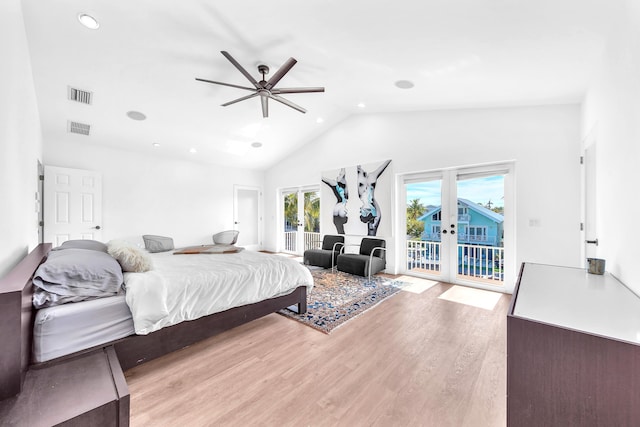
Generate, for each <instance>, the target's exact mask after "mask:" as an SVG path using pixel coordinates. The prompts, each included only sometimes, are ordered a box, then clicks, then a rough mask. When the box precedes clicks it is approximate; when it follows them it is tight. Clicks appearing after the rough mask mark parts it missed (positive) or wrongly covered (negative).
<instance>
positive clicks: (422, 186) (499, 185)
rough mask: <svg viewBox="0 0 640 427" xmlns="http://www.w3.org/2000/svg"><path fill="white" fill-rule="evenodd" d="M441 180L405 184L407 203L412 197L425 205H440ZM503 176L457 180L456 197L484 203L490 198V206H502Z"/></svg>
mask: <svg viewBox="0 0 640 427" xmlns="http://www.w3.org/2000/svg"><path fill="white" fill-rule="evenodd" d="M441 185H442V181H441V180H436V181H427V182H418V183H413V184H407V203H410V202H411V200H413V199H420V202H421V203H422V204H423V205H425V206H427V205H435V206H440V187H441ZM503 196H504V176H502V175H494V176H488V177H484V178H474V179H467V180H464V181H458V197H459V198H462V199H468V200H471V201H473V202H476V203H482V204H483V205H485V204H486V203H487V202H488V201H489V200H491V204H492V206H504V197H503Z"/></svg>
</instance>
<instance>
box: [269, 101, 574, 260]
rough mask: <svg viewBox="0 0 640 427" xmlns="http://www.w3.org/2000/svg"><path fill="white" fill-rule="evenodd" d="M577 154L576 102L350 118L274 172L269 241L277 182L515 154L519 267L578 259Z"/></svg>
mask: <svg viewBox="0 0 640 427" xmlns="http://www.w3.org/2000/svg"><path fill="white" fill-rule="evenodd" d="M579 155H580V107H579V106H578V105H567V106H548V107H523V108H502V109H476V110H447V111H431V112H406V113H394V114H362V115H356V116H352V117H351V118H349V119H347V120H345V121H344V122H342V123H341V124H339V125H338V126H336V127H335V128H332V129H330V130H329V131H328V132H327V133H325V134H324V135H322V136H320V137H319V138H317V139H316V140H314V141H312V142H310V143H309V144H307V145H306V146H305V147H303V148H302V149H301V150H299V151H297V152H295V153H293V154H292V155H291V156H289V157H288V158H287V159H285V160H284V161H282V162H280V163H279V164H277V165H276V166H274V167H272V168H271V169H269V170H268V171H267V173H266V187H265V195H266V197H265V220H266V222H265V245H266V247H267V248H268V249H270V250H276V249H278V248H277V242H278V236H277V235H276V232H275V230H277V222H276V220H277V215H276V213H277V193H278V188H281V187H291V186H295V185H310V184H317V185H319V184H320V176H321V172H322V171H324V170H328V169H336V168H339V167H341V166H351V165H356V164H359V163H372V162H377V161H381V160H384V159H388V158H389V159H392V160H393V162H392V164H391V167H392V171H393V173H394V174H396V175H397V174H400V173H407V172H417V171H426V170H433V169H439V168H447V167H453V166H461V165H473V164H479V163H489V162H497V161H505V160H515V162H516V190H515V192H516V240H517V241H516V252H517V253H516V262H517V265H518V266H519V265H520V263H521V262H522V261H529V262H539V263H549V264H560V265H568V266H580V265H581V260H580V247H581V246H580V245H581V243H580V239H581V236H580V231H579V224H580V169H579ZM530 220H537V223H538V226H536V227H531V226H529V221H530ZM391 246H393V245H391ZM392 251H393V250H391V252H392ZM394 262H395V260H392V259H390V260H389V263H390V264H391V265H394V264H393V263H394ZM392 268H393V267H392Z"/></svg>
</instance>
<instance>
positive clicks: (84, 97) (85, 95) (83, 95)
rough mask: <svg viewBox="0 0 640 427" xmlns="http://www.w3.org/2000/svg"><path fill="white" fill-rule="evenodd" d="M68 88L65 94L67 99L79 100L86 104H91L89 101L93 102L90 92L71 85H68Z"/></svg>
mask: <svg viewBox="0 0 640 427" xmlns="http://www.w3.org/2000/svg"><path fill="white" fill-rule="evenodd" d="M68 88H69V90H68V94H67V95H68V97H69V101H75V102H80V103H81V104H87V105H91V103H92V102H93V93H92V92H89V91H86V90H82V89H78V88H75V87H71V86H68Z"/></svg>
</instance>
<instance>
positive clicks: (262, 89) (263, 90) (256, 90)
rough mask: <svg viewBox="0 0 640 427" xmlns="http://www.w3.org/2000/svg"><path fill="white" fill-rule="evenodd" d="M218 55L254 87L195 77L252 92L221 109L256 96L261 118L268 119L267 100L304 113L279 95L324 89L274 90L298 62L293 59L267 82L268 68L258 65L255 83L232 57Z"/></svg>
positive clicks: (321, 88)
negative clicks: (259, 78)
mask: <svg viewBox="0 0 640 427" xmlns="http://www.w3.org/2000/svg"><path fill="white" fill-rule="evenodd" d="M220 53H222V54H223V55H224V57H225V58H227V59H228V60H229V62H231V63H232V64H233V66H234V67H236V68H237V69H238V70H239V71H240V72H241V73H242V74H243V75H244V76H245V77H246V78H247V80H249V81H250V82H251V84H253V86H254V87H246V86H239V85H234V84H231V83H223V82H217V81H214V80H207V79H200V78H197V77H196V80H198V81H201V82H206V83H213V84H217V85H222V86H230V87H235V88H238V89H244V90H249V91H252V92H253V93H252V94H251V95H247V96H243V97H241V98H238V99H234V100H233V101H229V102H227V103H224V104H222V106H223V107H226V106H227V105H231V104H235V103H236V102H240V101H244V100H245V99H249V98H254V97H256V96H260V102H261V103H262V117H269V99H273V100H274V101H278V102H280V103H282V104H284V105H286V106H289V107H291V108H293V109H294V110H298V111H300V112H301V113H306V112H307V110H305V109H304V108H302V107H301V106H299V105H297V104H294V103H293V102H291V101H289V100H287V99H285V98H283V97H281V96H280V94H283V93H309V92H324V88H323V87H294V88H283V89H275V88H274V86H275V85H276V84H278V82H279V81H280V79H282V77H284V75H285V74H287V73H288V72H289V70H291V68H292V67H293V66H294V65H296V63H297V62H298V61H296V60H295V59H294V58H289V59H288V60H287V62H285V63H284V64H283V65H282V66H281V67H280V68H279V69H278V71H276V73H275V74H274V75H273V76H271V78H270V79H269V80H268V81H266V80H265V75H266V74H268V73H269V67H267V66H266V65H262V64H261V65H258V72H259V73H260V74H262V80H260V81H257V80H256V79H254V78H253V76H251V74H249V73H248V72H247V70H245V69H244V68H243V67H242V65H240V64H239V63H238V61H236V60H235V59H233V57H232V56H231V55H229V53H228V52H225V51H224V50H223V51H221V52H220Z"/></svg>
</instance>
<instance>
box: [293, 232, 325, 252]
mask: <svg viewBox="0 0 640 427" xmlns="http://www.w3.org/2000/svg"><path fill="white" fill-rule="evenodd" d="M320 247H322V238H321V236H320V233H313V232H307V231H305V232H304V247H303V249H302V250H301V251H298V232H297V231H285V232H284V250H285V252H292V253H299V252H300V253H301V252H304V251H306V250H307V249H320Z"/></svg>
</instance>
